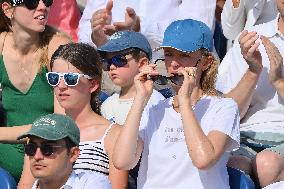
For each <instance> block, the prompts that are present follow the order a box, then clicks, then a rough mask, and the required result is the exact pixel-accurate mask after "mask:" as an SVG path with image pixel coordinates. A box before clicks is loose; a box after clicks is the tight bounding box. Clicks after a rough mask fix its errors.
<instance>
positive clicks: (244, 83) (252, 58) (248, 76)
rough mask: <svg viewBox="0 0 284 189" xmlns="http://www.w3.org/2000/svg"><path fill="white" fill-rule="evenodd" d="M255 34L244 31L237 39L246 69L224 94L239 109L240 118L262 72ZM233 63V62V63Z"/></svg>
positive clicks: (258, 43)
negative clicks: (236, 82) (235, 83)
mask: <svg viewBox="0 0 284 189" xmlns="http://www.w3.org/2000/svg"><path fill="white" fill-rule="evenodd" d="M258 38H259V36H258V35H257V34H256V32H247V31H244V32H242V34H241V35H240V37H239V43H240V48H241V53H242V56H243V58H244V59H245V61H246V63H247V64H248V69H247V71H246V73H245V74H244V75H243V77H242V78H241V80H240V81H239V82H238V84H237V86H236V87H234V88H233V89H232V90H231V91H229V92H228V93H227V94H225V96H226V97H229V98H233V99H234V100H235V101H236V102H237V104H238V106H239V109H240V114H241V118H242V117H243V116H244V115H245V114H246V112H247V110H248V108H249V105H250V103H251V98H252V95H253V93H254V90H255V87H256V84H257V81H258V79H259V76H260V74H261V71H262V67H263V66H262V58H261V54H260V52H259V50H258V47H259V45H260V42H259V41H258ZM234 63H235V62H234Z"/></svg>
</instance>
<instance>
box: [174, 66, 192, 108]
mask: <svg viewBox="0 0 284 189" xmlns="http://www.w3.org/2000/svg"><path fill="white" fill-rule="evenodd" d="M178 74H181V75H183V77H184V80H183V83H182V86H181V87H180V89H179V91H178V96H177V97H178V100H179V103H180V104H188V103H190V104H191V100H190V99H191V94H192V91H193V88H194V87H195V86H196V67H186V68H183V69H180V70H179V71H178Z"/></svg>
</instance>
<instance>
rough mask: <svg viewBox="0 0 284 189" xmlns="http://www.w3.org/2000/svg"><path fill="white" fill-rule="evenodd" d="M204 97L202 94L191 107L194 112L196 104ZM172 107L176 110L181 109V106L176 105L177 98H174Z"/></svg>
mask: <svg viewBox="0 0 284 189" xmlns="http://www.w3.org/2000/svg"><path fill="white" fill-rule="evenodd" d="M202 97H203V94H201V95H200V96H199V97H198V99H197V100H196V102H195V103H193V105H191V107H192V109H193V110H194V109H195V106H196V104H197V103H198V101H199V100H200V99H201V98H202ZM172 107H173V108H174V109H176V108H179V104H175V97H173V101H172Z"/></svg>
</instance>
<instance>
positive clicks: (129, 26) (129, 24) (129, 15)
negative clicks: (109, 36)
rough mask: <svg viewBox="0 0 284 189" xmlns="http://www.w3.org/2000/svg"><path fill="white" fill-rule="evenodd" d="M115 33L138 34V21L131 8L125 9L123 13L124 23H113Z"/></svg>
mask: <svg viewBox="0 0 284 189" xmlns="http://www.w3.org/2000/svg"><path fill="white" fill-rule="evenodd" d="M113 25H114V26H115V28H116V30H117V31H121V30H132V31H136V32H139V31H140V19H139V17H138V16H137V15H136V13H135V11H134V9H133V8H130V7H127V8H126V12H125V20H124V22H115V23H113Z"/></svg>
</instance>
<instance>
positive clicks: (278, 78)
mask: <svg viewBox="0 0 284 189" xmlns="http://www.w3.org/2000/svg"><path fill="white" fill-rule="evenodd" d="M261 40H262V44H263V45H264V47H265V51H266V53H267V55H268V59H269V63H270V69H269V73H268V79H269V81H270V83H271V84H272V85H274V86H275V87H276V86H277V84H279V83H280V82H284V77H283V75H282V70H283V57H282V56H281V54H280V52H279V50H278V48H277V47H276V46H275V45H274V44H273V43H272V42H271V41H270V40H269V39H268V38H267V37H265V36H261Z"/></svg>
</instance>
